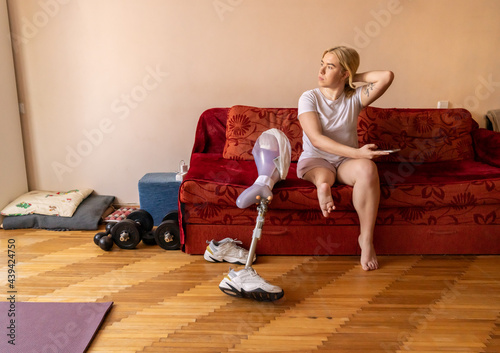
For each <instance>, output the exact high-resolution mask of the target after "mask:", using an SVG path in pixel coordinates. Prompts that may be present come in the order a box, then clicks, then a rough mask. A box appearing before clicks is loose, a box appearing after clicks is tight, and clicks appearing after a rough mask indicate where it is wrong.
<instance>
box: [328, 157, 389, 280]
mask: <svg viewBox="0 0 500 353" xmlns="http://www.w3.org/2000/svg"><path fill="white" fill-rule="evenodd" d="M337 178H338V181H339V182H340V183H342V184H346V185H351V186H352V187H353V191H352V202H353V204H354V208H355V209H356V212H357V213H358V217H359V224H360V233H361V234H360V235H359V237H358V243H359V246H360V248H361V267H362V268H363V269H364V270H365V271H369V270H376V269H377V268H378V261H377V255H376V253H375V249H374V247H373V230H374V228H375V221H376V219H377V212H378V205H379V202H380V181H379V177H378V172H377V166H376V165H375V163H374V162H373V161H371V160H368V159H350V160H347V161H345V162H344V163H342V164H341V165H340V166H339V168H338V170H337Z"/></svg>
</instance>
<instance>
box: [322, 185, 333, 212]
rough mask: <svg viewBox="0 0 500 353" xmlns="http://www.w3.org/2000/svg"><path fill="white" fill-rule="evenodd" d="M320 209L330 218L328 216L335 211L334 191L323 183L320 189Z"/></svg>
mask: <svg viewBox="0 0 500 353" xmlns="http://www.w3.org/2000/svg"><path fill="white" fill-rule="evenodd" d="M318 200H319V207H320V208H321V212H323V216H325V217H328V214H329V213H330V212H332V211H333V210H334V209H335V205H334V204H333V198H332V189H331V187H330V185H328V184H327V183H323V184H321V185H320V186H319V187H318Z"/></svg>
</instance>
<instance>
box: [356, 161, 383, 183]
mask: <svg viewBox="0 0 500 353" xmlns="http://www.w3.org/2000/svg"><path fill="white" fill-rule="evenodd" d="M357 173H358V177H359V178H360V179H363V180H365V181H369V182H377V183H378V182H379V177H378V168H377V165H376V164H375V162H373V161H372V160H369V159H360V163H359V165H358V171H357Z"/></svg>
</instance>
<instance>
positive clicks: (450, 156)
mask: <svg viewBox="0 0 500 353" xmlns="http://www.w3.org/2000/svg"><path fill="white" fill-rule="evenodd" d="M477 128H478V124H477V123H476V122H475V121H474V120H473V119H472V118H471V115H470V113H469V112H468V111H467V110H465V109H446V110H443V109H427V110H423V109H383V108H374V107H368V108H366V109H364V110H363V111H362V112H361V114H360V115H359V121H358V141H359V144H360V146H362V145H365V144H368V143H374V144H376V145H377V146H378V147H379V148H380V149H394V148H399V149H401V151H399V152H398V153H394V154H391V155H389V156H387V157H382V158H380V161H390V162H407V161H409V162H411V163H423V162H441V161H449V160H464V159H473V158H474V147H473V143H472V135H471V132H472V131H474V130H476V129H477Z"/></svg>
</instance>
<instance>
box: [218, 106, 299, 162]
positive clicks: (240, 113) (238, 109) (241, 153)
mask: <svg viewBox="0 0 500 353" xmlns="http://www.w3.org/2000/svg"><path fill="white" fill-rule="evenodd" d="M272 128H276V129H279V130H281V131H283V132H284V133H285V135H286V136H287V137H288V139H289V140H290V144H291V146H292V158H291V159H292V161H297V160H298V159H299V156H300V154H301V153H302V128H301V127H300V123H299V120H298V119H297V109H296V108H256V107H248V106H242V105H236V106H233V107H231V109H230V110H229V113H228V119H227V125H226V144H225V145H224V151H223V154H222V156H223V157H224V158H225V159H237V160H247V161H252V160H253V159H254V158H253V155H252V149H253V146H254V144H255V141H257V138H258V137H259V136H260V135H261V134H262V133H263V132H264V131H266V130H269V129H272Z"/></svg>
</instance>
